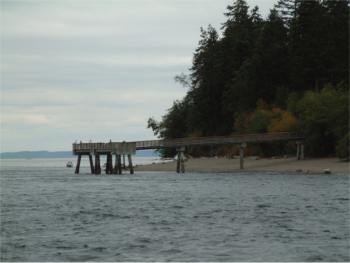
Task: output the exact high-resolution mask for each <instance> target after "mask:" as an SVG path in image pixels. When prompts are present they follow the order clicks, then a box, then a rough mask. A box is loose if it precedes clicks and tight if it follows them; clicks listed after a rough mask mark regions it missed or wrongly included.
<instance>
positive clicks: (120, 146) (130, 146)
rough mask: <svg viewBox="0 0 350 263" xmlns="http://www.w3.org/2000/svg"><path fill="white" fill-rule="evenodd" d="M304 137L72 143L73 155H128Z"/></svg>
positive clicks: (262, 135) (285, 134) (270, 135)
mask: <svg viewBox="0 0 350 263" xmlns="http://www.w3.org/2000/svg"><path fill="white" fill-rule="evenodd" d="M303 139H304V136H303V134H300V133H289V132H279V133H260V134H259V133H258V134H242V135H232V136H212V137H197V138H178V139H167V140H145V141H134V142H107V143H102V142H99V143H93V142H89V143H83V142H80V143H74V144H73V153H74V154H78V153H95V152H97V153H104V152H111V153H118V154H124V153H125V154H129V153H132V154H133V153H134V152H135V150H145V149H159V148H171V147H175V148H176V147H186V146H201V145H220V144H242V143H261V142H273V141H292V140H303Z"/></svg>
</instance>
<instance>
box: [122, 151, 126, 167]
mask: <svg viewBox="0 0 350 263" xmlns="http://www.w3.org/2000/svg"><path fill="white" fill-rule="evenodd" d="M123 169H126V166H125V154H123Z"/></svg>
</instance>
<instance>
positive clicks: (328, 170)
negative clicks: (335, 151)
mask: <svg viewBox="0 0 350 263" xmlns="http://www.w3.org/2000/svg"><path fill="white" fill-rule="evenodd" d="M323 173H324V174H331V173H332V172H331V169H324V170H323Z"/></svg>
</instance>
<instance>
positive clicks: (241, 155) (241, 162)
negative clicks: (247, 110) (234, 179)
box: [239, 143, 247, 170]
mask: <svg viewBox="0 0 350 263" xmlns="http://www.w3.org/2000/svg"><path fill="white" fill-rule="evenodd" d="M245 147H247V144H246V143H242V144H241V145H240V146H239V169H241V170H243V169H244V148H245Z"/></svg>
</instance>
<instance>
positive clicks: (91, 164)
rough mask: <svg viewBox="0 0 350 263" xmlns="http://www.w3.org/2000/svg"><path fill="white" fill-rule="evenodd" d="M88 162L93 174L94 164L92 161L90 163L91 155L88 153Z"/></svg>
mask: <svg viewBox="0 0 350 263" xmlns="http://www.w3.org/2000/svg"><path fill="white" fill-rule="evenodd" d="M89 162H90V170H91V174H94V172H95V168H94V163H93V161H92V155H91V153H89Z"/></svg>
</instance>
